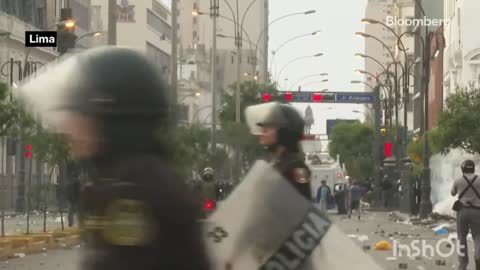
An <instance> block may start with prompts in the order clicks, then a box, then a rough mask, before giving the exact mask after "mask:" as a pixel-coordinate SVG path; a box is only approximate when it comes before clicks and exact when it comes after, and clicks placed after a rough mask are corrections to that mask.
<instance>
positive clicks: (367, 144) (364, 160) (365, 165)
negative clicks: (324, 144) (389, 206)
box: [329, 122, 373, 179]
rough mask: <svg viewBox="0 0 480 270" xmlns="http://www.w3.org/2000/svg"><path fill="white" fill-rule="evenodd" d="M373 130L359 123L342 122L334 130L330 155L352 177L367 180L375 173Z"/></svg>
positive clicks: (330, 144)
mask: <svg viewBox="0 0 480 270" xmlns="http://www.w3.org/2000/svg"><path fill="white" fill-rule="evenodd" d="M372 143H373V128H372V127H371V126H369V125H366V124H362V123H359V122H354V123H349V122H341V123H338V124H336V125H335V126H334V127H333V130H332V136H331V141H330V143H329V154H330V156H331V157H333V158H336V157H337V155H339V156H340V162H341V163H345V167H346V169H347V172H348V174H349V176H350V177H353V178H356V179H365V178H367V177H370V176H371V175H372V173H373V158H372Z"/></svg>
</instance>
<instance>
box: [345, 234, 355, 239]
mask: <svg viewBox="0 0 480 270" xmlns="http://www.w3.org/2000/svg"><path fill="white" fill-rule="evenodd" d="M347 236H348V237H349V238H357V237H358V235H356V234H349V235H347Z"/></svg>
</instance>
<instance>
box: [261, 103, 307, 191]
mask: <svg viewBox="0 0 480 270" xmlns="http://www.w3.org/2000/svg"><path fill="white" fill-rule="evenodd" d="M256 125H257V126H263V127H274V128H276V129H277V132H276V137H277V138H276V139H277V142H276V143H275V144H273V145H268V146H267V150H269V152H270V156H269V157H268V158H267V160H268V161H270V162H273V164H274V167H275V168H276V169H277V170H278V171H279V172H280V173H281V174H282V175H283V176H284V177H285V178H286V179H288V180H290V183H291V184H292V185H293V186H294V187H295V188H296V189H297V190H298V191H299V192H300V193H301V194H302V195H303V196H304V197H305V198H306V199H307V200H311V199H312V192H311V187H310V177H311V172H310V170H309V168H308V166H307V165H306V164H305V154H304V153H303V152H302V151H301V149H300V140H301V137H302V135H303V131H304V127H305V124H304V120H303V119H302V116H301V115H300V114H299V113H298V112H297V111H296V110H295V109H294V108H293V107H292V106H290V105H285V104H276V105H275V106H273V107H271V108H270V111H269V112H268V113H267V114H266V117H265V118H264V119H260V121H259V122H257V123H256ZM279 147H282V148H283V150H284V151H283V152H282V154H280V156H277V154H274V153H277V150H278V149H279Z"/></svg>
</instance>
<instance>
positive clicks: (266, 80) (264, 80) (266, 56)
mask: <svg viewBox="0 0 480 270" xmlns="http://www.w3.org/2000/svg"><path fill="white" fill-rule="evenodd" d="M315 13H316V11H315V10H307V11H305V12H295V13H291V14H287V15H283V16H281V17H279V18H277V19H275V20H273V21H271V22H269V23H268V25H267V26H266V27H265V28H263V30H262V32H261V33H260V34H259V35H258V39H257V42H256V43H255V52H256V51H257V50H258V44H259V43H260V39H261V38H262V36H263V35H264V34H265V33H267V35H268V29H269V28H270V26H271V25H272V24H274V23H275V22H278V21H280V20H283V19H285V18H288V17H291V16H297V15H310V14H315ZM266 40H268V36H267V38H266ZM264 45H265V47H264V54H263V57H264V59H263V62H264V63H263V66H264V70H263V73H264V74H263V76H262V78H263V82H264V83H268V81H269V73H268V42H265V44H264Z"/></svg>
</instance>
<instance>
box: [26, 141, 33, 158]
mask: <svg viewBox="0 0 480 270" xmlns="http://www.w3.org/2000/svg"><path fill="white" fill-rule="evenodd" d="M31 157H32V145H31V144H26V145H25V158H31Z"/></svg>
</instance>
